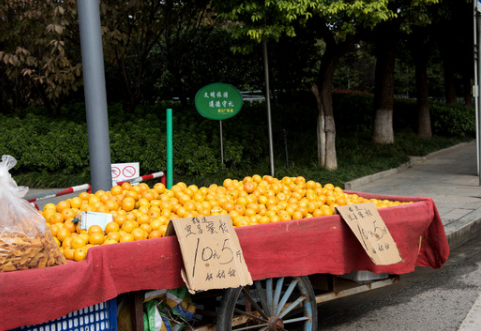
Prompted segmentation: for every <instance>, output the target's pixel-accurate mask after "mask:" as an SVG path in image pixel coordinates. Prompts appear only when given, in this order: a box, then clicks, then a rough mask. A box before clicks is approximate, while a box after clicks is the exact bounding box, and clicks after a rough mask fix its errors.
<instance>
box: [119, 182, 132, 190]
mask: <svg viewBox="0 0 481 331" xmlns="http://www.w3.org/2000/svg"><path fill="white" fill-rule="evenodd" d="M120 186H121V187H122V189H123V190H125V191H128V190H130V189H131V188H132V184H130V183H129V182H123V183H122V184H121V185H120Z"/></svg>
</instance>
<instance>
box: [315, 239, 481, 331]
mask: <svg viewBox="0 0 481 331" xmlns="http://www.w3.org/2000/svg"><path fill="white" fill-rule="evenodd" d="M480 291H481V235H478V236H477V237H475V238H474V239H473V240H471V241H470V242H468V243H467V244H465V245H463V246H461V247H458V248H457V249H456V250H454V251H452V252H451V255H450V258H449V260H448V261H447V262H446V263H445V265H444V266H443V268H442V269H440V270H433V269H430V268H417V269H416V271H415V272H414V273H410V274H407V275H403V276H401V282H400V283H399V284H395V285H391V286H388V287H386V288H384V289H380V290H375V291H371V292H369V293H365V294H360V295H357V296H355V297H348V298H345V299H342V300H339V302H332V303H330V304H326V305H323V306H321V307H319V313H320V318H319V321H320V322H319V330H323V331H338V330H339V331H341V330H342V331H354V330H356V331H357V330H369V331H378V330H379V331H383V330H393V331H404V330H406V331H418V330H422V331H455V330H459V331H474V330H481V324H479V321H480V318H481V314H480V313H481V311H480V310H479V307H478V308H475V309H474V310H472V311H471V313H470V309H471V307H472V306H473V305H474V304H475V302H476V299H477V298H478V293H479V292H480ZM469 313H470V314H471V315H470V316H469V317H468V318H466V319H465V317H466V316H467V315H468V314H469ZM462 323H463V326H462V327H461V328H459V327H460V325H461V324H462ZM458 328H459V329H458Z"/></svg>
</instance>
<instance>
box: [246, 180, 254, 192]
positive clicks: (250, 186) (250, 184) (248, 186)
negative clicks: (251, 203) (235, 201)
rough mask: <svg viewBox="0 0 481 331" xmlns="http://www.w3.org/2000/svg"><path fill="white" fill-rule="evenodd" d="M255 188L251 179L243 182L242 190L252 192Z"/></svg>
mask: <svg viewBox="0 0 481 331" xmlns="http://www.w3.org/2000/svg"><path fill="white" fill-rule="evenodd" d="M255 189H256V184H254V182H252V181H248V182H245V183H244V191H246V192H247V193H252V192H254V190H255Z"/></svg>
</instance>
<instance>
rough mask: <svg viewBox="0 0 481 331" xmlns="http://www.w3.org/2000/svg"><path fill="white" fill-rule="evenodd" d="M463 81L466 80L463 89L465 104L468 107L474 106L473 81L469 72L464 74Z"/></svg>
mask: <svg viewBox="0 0 481 331" xmlns="http://www.w3.org/2000/svg"><path fill="white" fill-rule="evenodd" d="M463 81H464V84H463V86H464V90H463V96H464V106H465V107H466V108H474V105H473V81H472V79H471V76H470V75H468V74H466V73H465V74H464V75H463Z"/></svg>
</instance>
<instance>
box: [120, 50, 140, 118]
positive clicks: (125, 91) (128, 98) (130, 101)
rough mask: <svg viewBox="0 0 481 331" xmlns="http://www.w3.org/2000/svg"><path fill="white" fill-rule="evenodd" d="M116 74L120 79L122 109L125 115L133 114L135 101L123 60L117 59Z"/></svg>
mask: <svg viewBox="0 0 481 331" xmlns="http://www.w3.org/2000/svg"><path fill="white" fill-rule="evenodd" d="M118 72H119V75H120V77H121V78H122V79H121V81H122V100H123V108H124V111H125V112H126V113H133V112H134V110H135V106H136V100H135V97H134V93H133V91H132V88H131V86H130V79H129V75H128V73H127V69H126V66H125V61H124V59H123V58H119V59H118Z"/></svg>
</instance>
